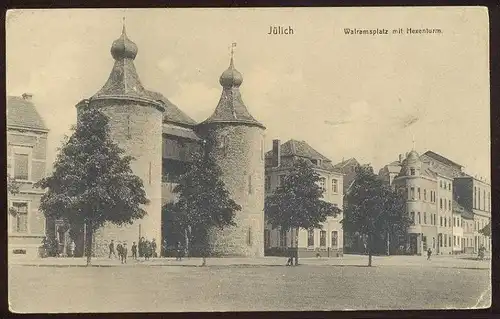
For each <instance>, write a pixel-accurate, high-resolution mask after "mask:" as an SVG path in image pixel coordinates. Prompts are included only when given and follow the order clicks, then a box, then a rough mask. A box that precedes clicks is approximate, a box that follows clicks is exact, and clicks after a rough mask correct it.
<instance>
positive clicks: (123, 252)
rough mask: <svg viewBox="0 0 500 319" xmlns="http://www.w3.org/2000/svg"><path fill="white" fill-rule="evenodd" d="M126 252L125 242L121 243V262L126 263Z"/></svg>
mask: <svg viewBox="0 0 500 319" xmlns="http://www.w3.org/2000/svg"><path fill="white" fill-rule="evenodd" d="M127 254H128V249H127V243H123V246H122V253H121V260H122V264H126V263H127Z"/></svg>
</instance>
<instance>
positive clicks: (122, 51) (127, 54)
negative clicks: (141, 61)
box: [111, 25, 138, 60]
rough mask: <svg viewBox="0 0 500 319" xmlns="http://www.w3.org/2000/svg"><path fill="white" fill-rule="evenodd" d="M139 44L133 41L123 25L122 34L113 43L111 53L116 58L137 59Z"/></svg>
mask: <svg viewBox="0 0 500 319" xmlns="http://www.w3.org/2000/svg"><path fill="white" fill-rule="evenodd" d="M137 51H138V49H137V45H136V44H135V43H134V42H132V41H131V40H130V39H129V38H128V37H127V33H126V31H125V25H124V26H123V30H122V35H121V36H120V37H119V38H118V39H116V40H115V41H114V42H113V44H112V45H111V55H112V56H113V58H114V59H115V60H120V59H132V60H133V59H135V57H136V55H137Z"/></svg>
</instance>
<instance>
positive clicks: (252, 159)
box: [207, 124, 264, 257]
mask: <svg viewBox="0 0 500 319" xmlns="http://www.w3.org/2000/svg"><path fill="white" fill-rule="evenodd" d="M207 134H208V136H209V139H210V140H213V141H215V143H214V145H215V147H213V148H211V150H210V155H211V156H214V157H215V158H216V160H217V162H218V163H219V165H220V167H221V169H222V171H223V176H222V179H223V181H224V183H225V185H226V188H227V189H228V191H229V192H230V194H231V196H232V198H233V199H234V200H235V201H236V203H238V204H239V205H241V207H242V210H241V211H239V212H236V216H235V222H236V223H237V226H235V227H231V228H226V229H224V230H222V231H220V230H214V231H213V232H212V234H211V245H212V249H213V251H214V253H215V254H216V255H223V256H244V257H262V256H264V149H263V147H264V146H263V139H264V131H263V129H261V128H259V127H256V126H248V125H234V124H217V125H212V126H211V127H209V128H208V131H207Z"/></svg>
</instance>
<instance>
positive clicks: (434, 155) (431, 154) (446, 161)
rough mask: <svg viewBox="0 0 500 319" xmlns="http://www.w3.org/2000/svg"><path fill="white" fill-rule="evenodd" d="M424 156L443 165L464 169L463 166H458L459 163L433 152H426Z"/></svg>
mask: <svg viewBox="0 0 500 319" xmlns="http://www.w3.org/2000/svg"><path fill="white" fill-rule="evenodd" d="M422 155H426V156H428V157H430V158H433V159H435V160H436V161H439V162H441V163H443V164H446V165H451V166H456V167H462V165H460V164H457V163H455V162H453V161H452V160H449V159H447V158H446V157H444V156H442V155H439V154H438V153H435V152H433V151H427V152H425V153H424V154H422Z"/></svg>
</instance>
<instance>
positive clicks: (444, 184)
mask: <svg viewBox="0 0 500 319" xmlns="http://www.w3.org/2000/svg"><path fill="white" fill-rule="evenodd" d="M439 187H440V188H443V189H447V190H449V191H451V183H449V182H447V181H443V180H440V181H439Z"/></svg>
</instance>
